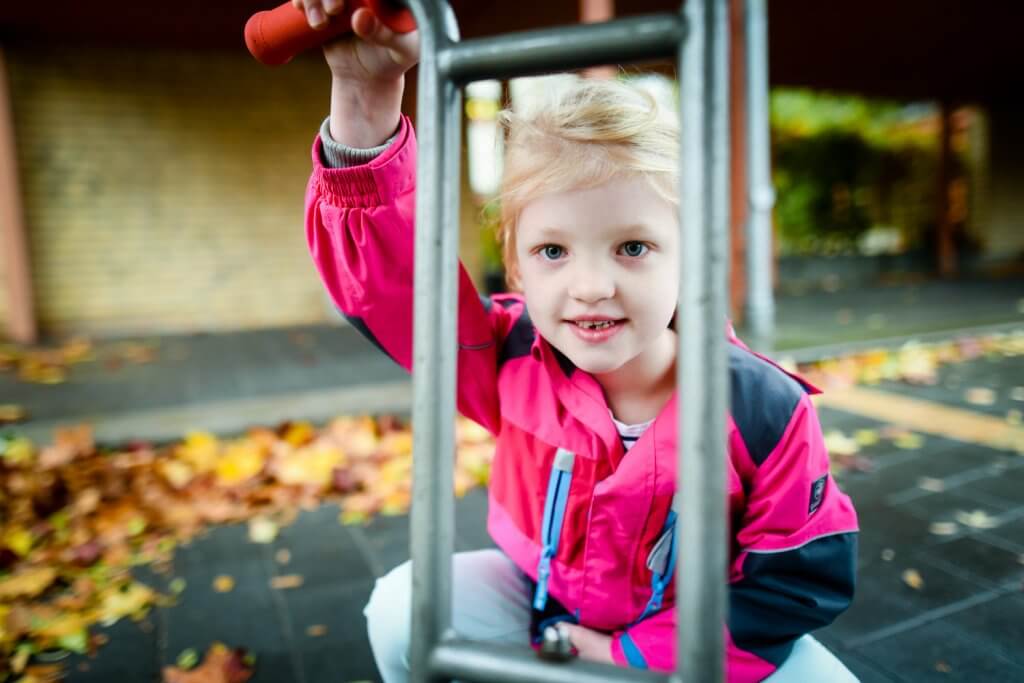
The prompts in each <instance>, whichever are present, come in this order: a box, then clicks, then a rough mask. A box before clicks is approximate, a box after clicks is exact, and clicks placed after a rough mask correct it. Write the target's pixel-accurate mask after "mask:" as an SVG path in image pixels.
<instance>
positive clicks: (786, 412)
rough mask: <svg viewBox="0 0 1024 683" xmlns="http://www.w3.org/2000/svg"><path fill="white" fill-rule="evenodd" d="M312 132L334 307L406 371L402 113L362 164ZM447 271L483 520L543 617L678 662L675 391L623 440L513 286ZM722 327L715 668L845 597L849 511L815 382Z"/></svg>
mask: <svg viewBox="0 0 1024 683" xmlns="http://www.w3.org/2000/svg"><path fill="white" fill-rule="evenodd" d="M320 145H321V141H320V139H319V138H317V140H316V142H315V143H314V147H313V173H312V176H311V178H310V181H309V186H308V190H307V194H306V233H307V238H308V242H309V249H310V252H311V253H312V256H313V260H314V262H315V264H316V267H317V270H318V271H319V273H320V276H321V278H322V280H323V283H324V285H325V286H326V287H327V290H328V292H329V293H330V295H331V297H332V298H333V300H334V301H335V302H336V303H337V305H338V306H339V307H340V309H341V310H342V312H343V313H344V314H345V315H346V316H347V317H348V318H349V320H350V321H352V323H353V324H354V325H355V326H356V327H357V328H358V329H360V330H361V331H362V332H363V333H364V334H365V335H366V336H367V337H369V339H371V340H372V341H373V342H374V343H375V344H377V345H378V346H379V347H380V348H381V349H382V350H383V351H384V352H385V353H387V354H388V355H389V356H391V358H393V359H394V360H395V361H396V362H398V363H399V364H400V365H401V366H402V367H404V368H406V369H407V370H409V369H410V367H411V363H412V353H411V347H412V301H413V292H412V280H413V253H412V252H413V216H414V204H415V202H414V195H415V177H416V141H415V137H414V134H413V130H412V126H411V124H410V122H409V121H408V120H407V119H404V118H403V122H402V124H401V128H400V130H399V133H398V135H397V137H396V139H395V141H394V143H393V144H392V145H391V146H390V147H389V148H388V149H387V150H386V151H385V152H384V153H383V154H381V156H379V157H377V158H376V159H374V160H373V161H371V162H370V163H368V164H365V165H362V166H355V167H351V168H344V169H330V168H325V167H324V166H323V165H322V164H321V162H320V158H321V156H320ZM459 277H460V292H459V321H458V343H459V351H458V372H459V381H458V395H457V402H458V408H459V410H460V412H461V413H462V414H463V415H465V416H467V417H469V418H471V419H473V420H475V421H476V422H478V423H479V424H481V425H482V426H484V427H485V428H487V429H488V430H490V432H491V433H492V434H494V435H495V437H496V439H497V450H496V453H495V457H494V464H493V467H492V474H491V484H490V492H489V501H490V502H489V513H488V520H487V524H488V530H489V532H490V534H491V536H492V537H493V538H494V541H495V542H496V543H497V544H498V546H499V547H500V548H501V549H502V550H503V551H504V552H505V553H507V554H508V556H509V557H510V558H512V560H513V561H514V562H515V563H516V564H517V565H518V566H519V567H520V568H521V569H522V570H523V571H524V572H525V573H527V574H528V575H529V576H530V577H531V578H532V579H533V580H534V581H535V582H536V583H535V585H536V590H535V593H534V609H535V611H536V615H538V617H539V618H549V617H554V618H555V619H558V618H568V619H570V620H573V621H578V622H579V623H580V624H583V625H584V626H587V627H589V628H593V629H597V630H600V631H604V632H607V633H611V634H612V635H613V641H612V642H613V645H612V654H613V657H614V659H615V661H616V662H618V663H620V664H622V665H633V666H638V667H651V668H655V669H660V670H665V671H668V670H671V669H673V668H674V666H675V664H674V656H675V653H674V649H675V634H674V631H675V621H676V620H675V608H674V595H675V591H674V584H673V582H672V581H671V579H672V576H673V571H674V564H675V545H676V543H675V539H674V534H673V526H674V521H675V520H674V514H672V513H671V504H672V499H673V495H674V494H675V474H676V473H675V466H676V429H677V424H676V398H673V399H672V400H671V401H670V402H669V403H668V405H666V406H665V408H664V409H663V410H662V412H661V414H660V415H659V416H658V417H657V419H656V420H655V421H654V423H653V425H652V426H651V427H650V428H649V429H648V430H647V431H646V432H645V433H644V434H643V435H642V436H641V437H640V440H639V441H638V442H637V443H636V445H635V446H634V447H633V449H632V450H631V451H629V453H628V455H627V453H626V450H625V448H624V447H623V444H622V441H621V439H620V438H619V436H618V433H617V431H616V429H615V426H614V424H613V423H612V420H611V417H610V413H609V409H608V405H607V403H606V402H605V399H604V396H603V393H602V391H601V388H600V386H599V385H598V383H597V382H596V381H595V380H594V378H593V377H591V376H590V375H588V374H587V373H585V372H583V371H581V370H578V369H576V368H575V367H573V365H572V363H571V362H570V361H569V360H568V359H567V358H566V357H565V356H563V355H562V354H560V353H559V352H558V351H557V350H556V349H555V348H553V347H552V346H550V345H549V344H547V343H546V342H545V341H544V340H543V339H542V338H541V337H540V336H539V335H538V334H537V331H536V330H535V328H534V327H533V325H532V323H531V322H530V318H529V315H528V312H527V310H526V307H525V304H524V302H523V299H522V298H521V297H519V296H516V295H499V296H493V297H490V298H489V299H488V298H481V297H480V296H478V294H477V292H476V290H475V289H474V287H473V285H472V283H471V282H470V280H469V278H468V276H467V275H466V273H465V271H463V270H461V269H460V274H459ZM729 341H730V344H729V366H730V369H729V372H730V381H731V396H732V398H731V405H732V408H731V410H730V415H729V420H728V429H729V433H728V444H729V451H728V461H727V478H728V506H729V511H730V520H731V529H732V533H731V541H732V543H731V549H730V560H731V563H730V569H729V577H728V580H729V596H730V600H729V609H728V619H727V624H726V625H725V628H726V642H727V671H728V675H729V680H730V681H759V680H761V679H763V678H765V677H766V676H768V675H769V674H771V673H772V672H773V671H774V670H775V669H776V668H777V667H778V666H779V665H780V664H781V663H782V661H784V660H785V658H786V657H787V656H788V654H789V652H790V651H791V649H792V644H793V642H794V641H795V640H796V639H797V638H798V637H800V636H801V635H803V634H805V633H807V632H809V631H811V630H813V629H816V628H819V627H821V626H825V625H826V624H829V623H830V622H831V621H832V620H833V619H834V618H835V617H836V616H837V615H838V614H839V613H840V612H842V611H843V610H844V609H845V608H846V607H847V606H848V605H849V602H850V599H851V598H852V595H853V587H854V567H855V554H856V532H857V518H856V514H855V512H854V509H853V506H852V505H851V503H850V500H849V498H847V496H845V495H844V494H843V493H842V492H841V491H840V490H839V489H838V487H837V486H836V484H835V482H834V481H833V479H832V477H831V476H830V475H829V461H828V455H827V453H826V451H825V446H824V443H823V439H822V435H821V431H820V426H819V423H818V418H817V416H816V414H815V411H814V407H813V405H812V404H811V401H810V398H809V394H811V393H815V392H816V390H815V389H814V388H813V387H810V386H809V385H807V384H806V383H804V382H802V381H801V380H799V379H798V378H794V377H792V376H790V375H788V374H787V373H786V372H784V371H782V370H781V369H779V368H778V367H777V366H775V365H774V364H773V363H771V362H770V361H768V360H766V359H763V358H761V357H760V356H758V355H756V354H754V353H752V352H751V351H749V350H748V349H747V348H746V347H745V346H744V345H743V344H742V342H740V341H739V340H737V339H736V338H735V336H733V335H732V334H731V332H730V334H729Z"/></svg>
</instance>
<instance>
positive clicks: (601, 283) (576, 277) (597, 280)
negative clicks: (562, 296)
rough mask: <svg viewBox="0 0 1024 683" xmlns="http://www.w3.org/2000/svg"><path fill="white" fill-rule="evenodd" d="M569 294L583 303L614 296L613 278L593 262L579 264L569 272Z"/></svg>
mask: <svg viewBox="0 0 1024 683" xmlns="http://www.w3.org/2000/svg"><path fill="white" fill-rule="evenodd" d="M569 277H570V278H571V279H570V280H569V296H571V297H572V298H573V299H576V300H577V301H582V302H583V303H588V304H590V303H596V302H598V301H603V300H605V299H611V298H612V297H613V296H615V278H614V277H612V274H611V273H609V272H608V271H607V270H606V269H604V268H601V267H598V266H596V265H595V264H583V263H581V264H580V267H577V268H574V269H573V272H571V273H569Z"/></svg>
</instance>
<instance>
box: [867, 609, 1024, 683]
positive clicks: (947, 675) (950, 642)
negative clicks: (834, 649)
mask: <svg viewBox="0 0 1024 683" xmlns="http://www.w3.org/2000/svg"><path fill="white" fill-rule="evenodd" d="M995 602H998V600H996V601H995ZM855 651H856V652H857V654H859V655H861V656H863V657H864V658H866V659H868V660H870V661H872V662H875V663H877V664H878V665H879V666H880V667H883V668H884V669H885V670H886V671H887V672H889V673H891V674H892V675H893V676H894V677H895V678H896V680H899V681H913V682H915V683H916V682H917V681H966V682H970V683H975V682H977V681H1006V682H1007V683H1009V681H1021V680H1024V667H1022V666H1020V664H1019V660H1018V661H1014V660H1013V659H1011V658H1009V657H1006V656H1005V655H1004V654H1003V653H1002V652H1000V651H999V650H997V649H995V648H993V647H990V646H988V645H987V643H986V642H985V640H983V639H979V638H976V637H974V636H973V635H972V634H971V633H970V632H968V631H965V630H964V629H962V628H960V627H958V626H957V625H955V624H950V623H946V622H945V621H936V622H932V623H929V624H925V625H923V626H920V627H918V628H915V629H911V630H909V631H905V632H903V633H899V634H896V635H893V636H890V637H887V638H882V639H880V640H878V641H876V642H874V643H870V644H867V645H865V646H863V647H860V648H857V649H856V650H855Z"/></svg>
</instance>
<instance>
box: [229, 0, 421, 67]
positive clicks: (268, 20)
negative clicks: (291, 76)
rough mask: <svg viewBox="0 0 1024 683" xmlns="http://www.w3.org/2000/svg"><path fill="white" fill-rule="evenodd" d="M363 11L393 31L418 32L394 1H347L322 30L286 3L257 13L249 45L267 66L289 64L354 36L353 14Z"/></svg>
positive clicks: (407, 13)
mask: <svg viewBox="0 0 1024 683" xmlns="http://www.w3.org/2000/svg"><path fill="white" fill-rule="evenodd" d="M360 7H366V8H368V9H369V10H370V11H371V12H373V13H374V15H376V17H377V18H378V19H380V20H381V21H382V22H383V23H384V25H385V26H387V27H388V28H390V29H391V30H392V31H396V32H398V33H409V32H410V31H413V30H415V29H416V20H415V19H413V16H412V13H411V12H410V11H409V10H408V9H406V8H404V7H401V6H398V5H397V4H396V3H395V2H393V1H392V2H389V1H388V0H346V1H345V9H344V10H343V11H342V12H340V13H338V14H334V15H329V16H328V22H327V26H325V27H323V28H318V29H315V28H312V27H310V25H309V22H308V21H306V14H305V13H304V12H303V11H302V10H300V9H296V8H295V6H294V5H292V4H291V3H290V2H286V3H284V4H283V5H280V6H278V7H276V8H274V9H272V10H267V11H265V12H257V13H256V14H254V15H252V17H250V18H249V21H248V22H246V24H245V44H246V45H247V46H248V47H249V52H251V53H252V56H253V57H255V58H256V59H257V60H258V61H260V62H262V63H263V64H266V65H268V66H277V65H279V64H285V63H286V62H289V61H291V59H292V57H294V56H295V55H297V54H299V53H300V52H304V51H305V50H309V49H311V48H314V47H317V46H319V45H323V44H324V43H326V42H327V41H329V40H331V39H332V38H336V37H338V36H340V35H343V34H346V33H351V32H352V13H353V12H355V11H356V10H357V9H359V8H360Z"/></svg>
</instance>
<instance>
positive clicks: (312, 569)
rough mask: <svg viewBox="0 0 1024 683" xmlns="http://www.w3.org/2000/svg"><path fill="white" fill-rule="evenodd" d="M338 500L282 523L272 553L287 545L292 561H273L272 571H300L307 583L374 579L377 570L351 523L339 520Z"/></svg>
mask: <svg viewBox="0 0 1024 683" xmlns="http://www.w3.org/2000/svg"><path fill="white" fill-rule="evenodd" d="M339 512H340V511H339V508H338V506H337V505H336V504H333V503H331V504H327V505H321V506H320V507H318V508H316V509H315V510H303V511H302V512H301V513H300V514H299V517H298V518H297V519H296V520H295V522H294V523H292V524H291V525H289V526H286V527H282V528H281V529H280V531H279V533H278V536H277V538H275V539H274V542H273V544H272V545H271V548H272V550H273V553H272V554H276V553H277V551H279V550H284V549H286V550H287V551H288V552H289V553H290V555H291V561H290V562H289V563H288V564H286V565H282V564H279V563H277V562H276V561H275V562H272V563H271V568H270V571H271V574H273V575H282V574H300V575H302V577H303V582H304V583H303V585H304V586H309V587H319V586H323V585H335V586H337V585H345V584H348V583H353V582H366V581H369V580H372V579H373V570H372V568H371V567H370V564H369V563H368V562H367V559H366V558H365V557H364V556H363V554H362V552H361V551H360V549H359V546H358V545H357V544H356V542H355V541H354V540H353V538H352V534H351V531H350V530H349V527H345V526H342V524H341V523H340V522H339V521H338V515H339Z"/></svg>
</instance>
